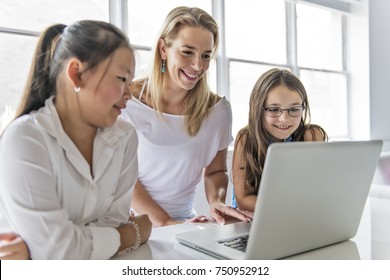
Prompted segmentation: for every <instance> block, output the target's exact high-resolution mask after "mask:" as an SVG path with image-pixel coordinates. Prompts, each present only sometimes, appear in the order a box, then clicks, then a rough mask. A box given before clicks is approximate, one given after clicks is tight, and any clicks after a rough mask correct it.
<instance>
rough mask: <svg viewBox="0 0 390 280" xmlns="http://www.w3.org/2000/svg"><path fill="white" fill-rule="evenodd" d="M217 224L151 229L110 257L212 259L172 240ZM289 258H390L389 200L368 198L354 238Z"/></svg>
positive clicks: (191, 224) (128, 258) (186, 224)
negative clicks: (125, 251) (132, 248)
mask: <svg viewBox="0 0 390 280" xmlns="http://www.w3.org/2000/svg"><path fill="white" fill-rule="evenodd" d="M211 226H219V225H216V224H212V223H209V224H195V223H183V224H179V225H174V226H168V227H160V228H154V229H153V231H152V235H151V237H150V239H149V241H148V242H147V243H146V244H144V245H142V246H141V247H140V248H138V249H137V250H135V251H132V252H130V253H128V254H126V255H123V256H116V257H114V258H113V259H121V260H130V259H138V260H139V259H155V260H174V259H179V260H188V259H211V257H209V256H208V255H205V254H202V253H200V252H197V251H195V250H192V249H189V248H184V247H183V246H180V245H179V244H177V242H176V241H175V234H176V233H179V232H185V231H191V230H195V229H197V228H205V227H211ZM291 259H306V260H308V259H324V260H330V259H335V260H340V259H363V260H367V259H385V260H390V199H384V198H375V197H369V199H368V200H367V204H366V207H365V210H364V213H363V216H362V220H361V222H360V226H359V230H358V232H357V234H356V236H355V237H354V238H352V239H351V240H348V241H346V242H342V243H338V244H335V245H331V246H327V247H325V248H321V249H318V250H314V251H310V252H307V253H303V254H300V255H296V256H294V257H291Z"/></svg>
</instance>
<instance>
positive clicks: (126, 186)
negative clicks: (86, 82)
mask: <svg viewBox="0 0 390 280" xmlns="http://www.w3.org/2000/svg"><path fill="white" fill-rule="evenodd" d="M137 143H138V138H137V134H136V131H135V129H134V127H133V126H132V125H131V124H130V123H128V122H125V121H123V120H118V121H117V122H116V123H115V124H114V125H113V126H112V127H109V128H105V129H99V131H98V133H97V135H96V138H95V140H94V149H93V174H94V176H93V177H92V175H91V171H90V165H89V164H88V163H87V161H86V160H85V159H84V157H83V156H82V155H81V153H80V151H79V150H78V149H77V148H76V146H75V145H74V143H73V142H72V140H71V139H70V138H69V137H68V135H67V134H66V133H65V132H64V130H63V128H62V125H61V122H60V119H59V116H58V113H57V111H56V108H55V107H54V104H53V100H52V98H49V99H48V100H47V101H46V104H45V107H42V108H40V109H39V110H38V111H36V112H33V113H30V114H28V115H25V116H22V117H20V118H18V119H17V120H15V121H14V122H13V123H12V124H11V125H10V126H9V127H8V128H7V129H6V130H5V131H4V134H3V135H2V136H1V140H0V194H1V196H0V231H1V232H16V233H18V234H20V235H21V237H22V238H23V239H24V240H25V241H26V243H27V245H28V248H29V250H30V255H31V257H32V258H33V259H108V258H110V257H111V256H113V255H114V254H115V252H116V251H117V250H118V248H119V246H120V235H119V233H118V231H117V230H116V229H115V227H118V226H119V225H120V224H121V223H125V222H127V220H128V217H129V210H130V199H131V188H132V187H133V186H134V184H135V182H136V180H137V171H138V170H137V153H136V151H137Z"/></svg>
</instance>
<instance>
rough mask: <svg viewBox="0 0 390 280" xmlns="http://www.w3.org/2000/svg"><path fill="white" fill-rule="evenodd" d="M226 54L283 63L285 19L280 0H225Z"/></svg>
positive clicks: (284, 56)
mask: <svg viewBox="0 0 390 280" xmlns="http://www.w3.org/2000/svg"><path fill="white" fill-rule="evenodd" d="M225 11H226V18H225V22H226V33H225V34H226V55H227V56H228V57H234V58H240V59H247V60H255V61H262V62H271V63H277V64H285V63H286V19H285V4H284V1H283V0H273V1H258V0H245V1H237V0H225Z"/></svg>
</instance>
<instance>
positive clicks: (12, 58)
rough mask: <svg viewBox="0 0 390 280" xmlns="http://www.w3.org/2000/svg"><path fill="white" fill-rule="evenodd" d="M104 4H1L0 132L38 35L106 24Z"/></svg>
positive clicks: (15, 0) (20, 0) (11, 0)
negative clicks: (90, 22) (62, 27)
mask: <svg viewBox="0 0 390 280" xmlns="http://www.w3.org/2000/svg"><path fill="white" fill-rule="evenodd" d="M108 1H109V0H106V1H102V0H85V1H78V0H67V1H46V0H34V1H24V0H2V1H1V4H0V5H1V6H0V42H1V44H0V53H1V54H2V55H1V56H0V83H1V85H2V96H1V97H2V100H1V103H0V133H1V131H2V130H3V129H4V127H5V126H6V125H7V124H8V123H9V121H10V120H12V118H13V117H14V115H15V110H16V108H17V106H18V105H19V102H20V98H21V96H22V92H23V87H24V85H25V82H26V79H27V75H28V71H29V67H30V65H31V60H32V56H33V53H34V49H35V45H36V43H37V39H38V35H39V32H41V31H42V30H43V29H45V28H46V27H48V26H49V25H52V24H55V23H64V24H71V23H72V22H74V21H77V20H81V19H95V20H103V21H108V20H109V10H108V7H109V5H108ZM15 15H17V16H15ZM27 28H28V29H27Z"/></svg>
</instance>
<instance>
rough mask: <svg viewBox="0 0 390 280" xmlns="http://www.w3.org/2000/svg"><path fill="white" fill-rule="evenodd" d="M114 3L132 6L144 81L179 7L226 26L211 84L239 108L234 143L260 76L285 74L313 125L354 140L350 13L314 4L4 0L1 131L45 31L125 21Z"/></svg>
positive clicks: (133, 37)
mask: <svg viewBox="0 0 390 280" xmlns="http://www.w3.org/2000/svg"><path fill="white" fill-rule="evenodd" d="M114 2H115V3H121V4H124V6H120V7H127V9H126V11H124V13H125V14H126V13H127V14H126V16H125V17H123V18H121V19H119V20H120V21H121V26H123V27H124V28H125V29H126V30H127V32H128V35H129V37H130V41H131V43H132V44H133V45H134V46H135V49H136V77H139V76H141V75H144V74H145V71H146V70H147V69H148V67H149V62H150V58H151V50H152V48H153V47H154V43H155V41H156V40H157V38H156V36H157V34H158V32H159V29H160V27H161V24H162V22H163V20H164V18H165V16H166V15H167V13H168V12H169V11H170V10H171V9H172V8H174V7H176V6H180V5H186V6H197V7H200V8H202V9H204V10H205V11H207V12H209V13H210V14H212V15H213V16H214V17H215V18H216V20H217V22H224V25H220V31H221V38H224V39H225V42H224V44H223V43H222V44H221V46H220V55H219V57H218V60H217V63H218V65H219V67H217V66H218V65H217V64H216V63H211V65H210V71H209V81H210V84H211V88H212V90H214V91H217V92H219V93H220V94H222V95H226V97H227V98H228V99H229V100H230V102H231V105H232V110H233V135H234V136H235V135H236V133H237V132H238V130H239V129H240V128H241V127H243V126H244V125H245V124H246V123H247V119H248V110H249V106H248V102H249V96H250V94H251V90H252V87H253V85H254V83H255V82H256V80H257V79H258V77H259V76H260V75H261V74H262V73H264V72H265V71H266V70H268V69H270V68H271V67H281V68H288V69H291V71H293V72H294V73H295V74H296V75H297V76H298V77H300V79H301V80H302V82H303V84H304V85H305V87H306V89H307V92H308V95H309V102H310V106H311V113H312V122H313V123H316V124H319V125H321V126H323V127H324V128H325V130H326V131H327V132H328V134H329V135H330V137H331V138H349V137H350V134H349V133H350V130H351V128H350V126H351V124H350V123H351V121H350V120H349V118H350V110H349V108H348V106H349V104H351V102H350V100H349V99H350V96H349V95H348V91H349V83H350V81H349V72H348V69H347V68H346V65H347V63H346V55H345V49H346V40H345V38H346V37H347V35H346V19H347V17H348V12H349V11H348V9H342V11H338V10H337V7H336V8H335V7H333V6H332V7H331V8H332V9H329V8H328V7H325V6H319V5H313V4H312V3H315V2H316V1H310V0H302V1H289V0H262V1H258V0H244V1H235V0H224V1H219V0H202V1H199V0H170V1H159V0H143V1H138V0H127V1H126V0H105V1H102V0H85V1H81V2H80V1H78V0H67V1H66V3H62V2H58V1H46V0H35V1H23V0H2V1H1V4H0V5H1V9H0V41H1V42H2V43H1V44H0V51H1V53H2V54H4V55H2V56H1V57H0V82H1V84H2V85H3V94H2V102H1V103H0V121H1V122H0V125H1V127H0V131H1V130H2V127H4V124H5V123H7V120H8V119H9V116H13V113H12V112H13V111H14V110H15V108H16V107H17V105H18V103H19V100H20V96H21V94H22V91H23V87H24V83H25V80H26V77H27V73H28V70H29V66H30V61H31V57H32V54H33V50H34V47H35V44H36V41H37V36H38V34H39V32H41V31H42V29H43V28H45V27H47V26H48V25H50V24H53V23H57V22H62V23H65V24H69V23H72V22H74V21H76V20H79V19H99V20H104V21H111V22H117V21H118V19H116V18H115V17H117V16H118V15H115V14H114V13H110V10H109V9H110V5H109V4H112V3H114ZM332 3H333V2H332ZM126 4H127V6H126ZM344 6H345V5H344ZM344 6H343V7H344ZM31 11H34V12H31ZM122 12H123V10H122ZM14 15H18V16H14ZM242 15H245V16H242ZM110 16H111V18H110ZM221 48H224V49H223V50H222V51H221ZM221 65H222V67H220V66H221ZM217 71H218V73H217ZM217 85H218V86H219V88H217Z"/></svg>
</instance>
